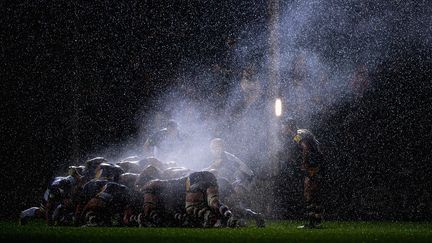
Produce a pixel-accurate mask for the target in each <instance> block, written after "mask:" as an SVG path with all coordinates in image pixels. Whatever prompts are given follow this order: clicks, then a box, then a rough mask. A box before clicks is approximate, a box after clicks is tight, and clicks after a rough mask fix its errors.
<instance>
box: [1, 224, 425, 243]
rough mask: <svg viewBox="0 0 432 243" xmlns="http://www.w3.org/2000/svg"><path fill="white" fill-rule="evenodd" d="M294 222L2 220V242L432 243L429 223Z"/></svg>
mask: <svg viewBox="0 0 432 243" xmlns="http://www.w3.org/2000/svg"><path fill="white" fill-rule="evenodd" d="M298 225H299V222H295V221H270V222H268V224H267V227H266V228H256V227H252V226H250V227H246V228H238V229H184V228H73V227H48V226H46V225H44V224H43V222H33V223H30V224H29V225H26V226H19V225H18V224H17V223H15V222H10V221H0V241H1V242H10V241H21V242H22V241H26V242H27V241H31V242H60V243H64V242H74V243H82V242H105V243H107V242H119V243H126V242H175V243H179V242H303V241H312V242H432V223H410V222H336V221H332V222H325V224H324V225H323V228H322V229H313V230H310V229H309V230H304V229H303V230H301V229H297V228H296V227H297V226H298Z"/></svg>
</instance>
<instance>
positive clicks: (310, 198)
mask: <svg viewBox="0 0 432 243" xmlns="http://www.w3.org/2000/svg"><path fill="white" fill-rule="evenodd" d="M282 132H283V134H284V135H285V136H287V137H288V139H292V140H293V141H294V142H295V144H297V149H299V150H300V152H301V169H302V171H303V172H304V199H305V202H306V215H307V220H308V222H307V223H306V224H305V225H302V226H300V228H316V227H319V226H320V224H321V221H322V207H321V205H320V199H321V196H320V186H321V182H322V177H323V162H324V159H323V155H322V153H321V150H320V146H319V142H318V140H317V139H316V138H315V136H314V135H313V134H312V132H310V131H309V130H307V129H298V127H297V124H296V122H295V120H294V119H290V118H288V119H286V120H284V121H283V124H282Z"/></svg>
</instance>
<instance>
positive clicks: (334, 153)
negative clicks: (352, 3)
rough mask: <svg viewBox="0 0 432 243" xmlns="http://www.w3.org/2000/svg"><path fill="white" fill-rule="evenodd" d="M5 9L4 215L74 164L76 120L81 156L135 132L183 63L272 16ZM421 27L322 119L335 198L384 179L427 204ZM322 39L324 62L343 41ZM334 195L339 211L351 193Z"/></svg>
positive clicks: (245, 8)
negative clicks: (360, 97)
mask: <svg viewBox="0 0 432 243" xmlns="http://www.w3.org/2000/svg"><path fill="white" fill-rule="evenodd" d="M395 2H397V1H395ZM427 6H428V5H427ZM400 8H401V9H403V7H400ZM415 9H418V10H419V11H421V13H422V14H425V13H426V14H427V11H428V10H429V8H427V9H426V10H425V9H421V6H419V7H418V8H415ZM374 11H379V10H376V9H375V10H374ZM401 11H403V10H401ZM413 14H415V13H413ZM426 14H425V15H426ZM0 16H1V17H0V26H1V29H2V30H1V32H0V34H1V51H0V56H1V60H2V61H1V64H0V65H1V66H0V72H1V84H0V85H1V92H2V95H1V96H2V102H1V112H2V115H1V120H0V122H1V123H0V127H1V130H2V139H1V141H2V145H1V151H0V154H1V165H2V167H3V168H2V170H1V187H2V193H1V196H0V202H1V205H2V207H3V208H4V209H5V210H2V211H1V212H0V215H1V216H2V217H4V216H8V217H11V216H15V215H17V212H18V211H19V210H22V209H23V208H25V207H27V206H28V207H30V206H32V204H34V203H35V202H37V200H38V198H39V197H40V196H41V195H42V192H43V189H44V187H45V186H46V183H47V181H48V180H49V178H51V177H52V176H53V175H54V173H56V172H57V171H59V170H60V169H64V168H65V166H66V165H68V163H70V162H71V161H69V160H71V158H72V157H73V156H74V150H73V146H74V141H73V135H74V130H73V129H74V126H77V127H79V129H78V131H77V134H75V135H76V136H77V137H78V138H79V151H78V152H79V154H80V155H81V156H84V155H86V154H87V153H89V152H92V151H95V150H98V149H101V148H104V147H107V146H110V145H115V144H119V143H122V142H124V141H126V140H128V139H130V137H132V138H133V137H136V136H137V135H138V133H139V129H140V126H139V121H140V120H139V119H140V118H141V117H140V114H146V113H149V112H151V111H152V105H153V104H154V103H153V100H154V99H155V98H157V97H158V96H160V95H161V94H163V93H164V92H165V91H166V90H168V89H169V88H170V87H173V86H175V85H176V83H175V81H172V80H175V79H174V77H175V75H176V74H177V71H178V70H179V69H180V68H181V65H180V64H181V63H182V62H183V61H184V60H188V59H193V60H195V61H196V62H197V63H202V64H208V65H211V64H213V63H215V62H218V60H222V59H223V58H224V55H225V54H226V52H227V48H228V47H227V45H226V40H227V37H228V36H229V35H234V36H236V35H241V30H243V29H245V28H246V27H247V26H251V25H253V26H256V28H258V29H259V28H262V27H263V26H264V24H265V23H266V21H267V18H268V16H267V5H266V2H265V1H258V2H257V1H254V4H250V3H248V1H236V3H235V4H229V3H225V2H224V3H218V1H214V2H213V1H212V2H210V1H202V2H199V1H191V2H189V3H188V4H183V5H174V4H172V3H169V2H164V3H160V2H159V1H154V3H152V2H151V1H95V2H87V3H82V4H78V3H74V2H70V1H56V2H46V1H12V2H11V3H7V2H6V1H3V2H2V3H0ZM402 16H403V15H402ZM397 17H398V16H395V19H394V22H395V23H396V24H403V22H404V21H403V19H398V18H397ZM352 18H353V19H354V20H355V17H352ZM354 20H353V21H354ZM424 24H425V25H426V26H427V25H428V24H429V26H430V24H431V23H427V22H426V23H424ZM411 27H412V26H406V27H405V28H411ZM316 28H318V30H319V28H320V27H319V26H318V27H316ZM424 30H429V33H424V32H422V34H424V35H425V36H426V37H427V38H429V41H427V42H421V43H420V42H419V43H413V42H411V39H409V38H408V39H406V40H404V39H402V40H398V41H394V42H393V43H391V44H390V46H391V48H390V49H391V51H390V52H389V53H388V56H389V58H388V59H387V60H386V61H384V62H382V63H381V64H380V65H379V66H378V68H377V69H375V71H374V73H373V77H372V80H380V82H375V83H374V85H373V87H372V89H371V91H370V92H369V93H368V94H367V95H366V98H365V101H364V102H361V103H355V104H353V103H344V104H341V105H339V106H338V107H337V109H338V110H337V111H336V112H335V113H333V115H332V116H328V117H327V119H328V120H327V121H324V122H323V124H321V127H322V130H321V132H320V133H319V134H317V135H318V136H321V137H325V138H326V139H328V141H329V142H328V143H326V142H324V145H328V146H329V147H331V146H333V147H334V146H336V147H343V149H341V150H335V149H333V150H332V149H330V150H329V153H328V154H329V157H330V158H331V159H332V160H333V161H334V162H333V164H332V166H333V167H332V169H333V172H332V173H330V174H331V175H332V176H334V180H332V183H331V185H332V186H333V190H331V192H332V193H333V194H337V192H336V191H337V188H339V187H338V186H340V185H344V186H345V187H347V185H348V187H349V188H350V189H347V190H346V191H349V192H350V193H352V192H353V191H355V190H356V189H355V186H354V187H353V186H352V185H356V184H357V185H358V184H361V183H364V184H368V185H370V187H373V185H377V184H380V183H382V182H383V181H387V182H390V184H391V185H388V187H387V189H388V190H390V191H395V192H396V191H400V192H402V193H401V195H403V193H404V192H406V193H408V192H410V191H414V192H413V193H414V194H412V193H411V194H409V197H410V198H415V199H418V198H420V197H424V198H425V199H421V200H426V199H429V201H431V199H432V192H431V189H430V188H432V182H431V178H432V171H431V169H430V163H431V159H432V156H431V148H430V143H431V139H432V138H431V134H432V127H431V123H432V118H431V115H430V114H431V113H430V111H431V109H430V106H431V104H432V102H431V94H432V90H431V86H432V85H431V78H432V74H431V70H432V65H431V52H430V51H431V49H432V48H431V42H430V40H432V36H431V33H430V27H429V29H428V28H424ZM262 31H263V32H264V33H265V31H266V29H265V28H262ZM395 31H399V32H403V31H404V28H401V29H395ZM395 35H396V34H395ZM326 38H330V40H329V46H328V47H325V46H316V47H314V48H315V49H316V50H318V51H319V52H321V54H322V55H325V56H327V58H329V59H332V58H334V56H333V54H332V53H333V52H334V50H333V48H336V49H337V48H339V47H338V46H337V42H336V41H335V39H336V38H347V39H348V37H346V35H343V34H339V35H337V34H336V35H335V36H333V37H331V36H330V37H328V36H327V37H326ZM331 38H335V39H331ZM310 41H311V43H312V42H313V40H310ZM342 42H343V41H342ZM354 42H355V41H352V42H349V43H348V44H347V45H348V46H349V45H352V44H353V43H354ZM338 43H340V42H338ZM306 44H307V43H306ZM351 54H354V55H355V52H353V53H348V54H346V55H351ZM74 102H75V103H74ZM74 107H78V109H77V110H76V109H74ZM74 111H76V112H77V113H74ZM346 144H348V146H344V145H346ZM341 158H343V159H341ZM353 158H358V159H359V161H362V162H359V161H355V160H353ZM337 160H343V161H349V163H348V164H342V162H335V161H337ZM371 161H379V163H375V162H374V163H372V162H371ZM338 183H339V184H338ZM425 192H428V193H429V194H427V193H426V195H425ZM335 198H337V200H336V201H335V202H334V203H333V204H331V205H332V206H334V207H336V206H335V205H336V204H337V203H346V202H348V201H349V200H350V199H349V198H345V196H341V195H336V196H335ZM394 205H396V206H400V204H398V203H395V204H394ZM400 207H402V206H400ZM429 210H431V209H429ZM428 213H429V215H432V212H430V211H429V212H428ZM388 215H390V216H391V214H388ZM407 217H408V218H409V216H407Z"/></svg>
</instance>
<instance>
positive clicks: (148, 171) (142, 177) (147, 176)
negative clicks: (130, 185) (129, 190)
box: [135, 165, 161, 191]
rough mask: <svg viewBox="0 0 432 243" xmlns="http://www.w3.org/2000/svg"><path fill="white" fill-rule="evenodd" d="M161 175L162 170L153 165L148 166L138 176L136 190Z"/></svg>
mask: <svg viewBox="0 0 432 243" xmlns="http://www.w3.org/2000/svg"><path fill="white" fill-rule="evenodd" d="M160 177H161V171H160V170H159V169H158V168H156V167H154V166H152V165H149V166H147V167H146V168H145V169H144V170H143V171H142V172H141V173H140V174H139V176H138V178H137V179H136V181H135V190H138V191H140V190H142V189H144V186H145V184H146V183H147V182H149V181H151V180H154V179H158V178H160Z"/></svg>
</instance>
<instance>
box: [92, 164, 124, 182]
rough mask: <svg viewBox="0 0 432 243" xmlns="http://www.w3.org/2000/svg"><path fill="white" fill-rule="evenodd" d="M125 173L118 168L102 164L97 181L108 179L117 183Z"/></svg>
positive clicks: (97, 170) (99, 167)
mask: <svg viewBox="0 0 432 243" xmlns="http://www.w3.org/2000/svg"><path fill="white" fill-rule="evenodd" d="M123 173H124V170H123V169H122V168H121V167H120V166H118V165H113V164H108V163H102V164H100V165H99V166H98V168H97V169H96V176H95V178H96V179H106V180H110V181H114V182H117V181H118V179H119V177H120V175H121V174H123Z"/></svg>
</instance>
